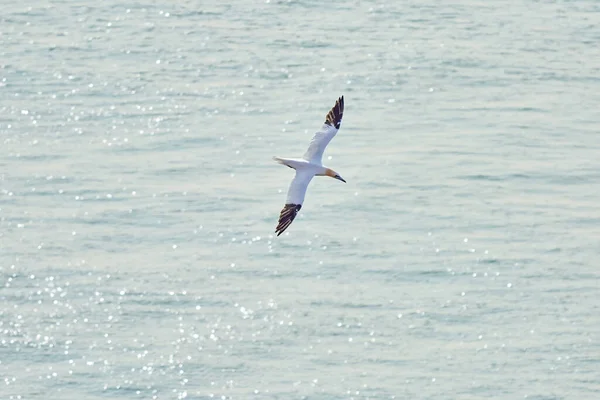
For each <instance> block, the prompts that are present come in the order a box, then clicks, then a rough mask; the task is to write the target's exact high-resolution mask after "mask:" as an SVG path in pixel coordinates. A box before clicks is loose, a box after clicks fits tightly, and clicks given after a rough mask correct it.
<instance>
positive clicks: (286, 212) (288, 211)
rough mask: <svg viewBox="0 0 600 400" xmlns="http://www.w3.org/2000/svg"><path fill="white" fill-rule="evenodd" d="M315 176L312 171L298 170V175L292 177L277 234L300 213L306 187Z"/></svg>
mask: <svg viewBox="0 0 600 400" xmlns="http://www.w3.org/2000/svg"><path fill="white" fill-rule="evenodd" d="M313 176H314V175H313V173H312V172H310V171H308V172H307V171H302V170H301V171H298V170H297V171H296V176H294V179H292V183H291V184H290V188H289V189H288V194H287V199H286V201H285V206H284V207H283V210H281V213H280V214H279V222H278V224H277V228H275V232H276V233H277V236H279V235H281V234H282V233H283V231H285V230H286V229H287V228H288V227H289V226H290V225H291V224H292V222H293V221H294V218H296V215H298V211H300V209H301V208H302V203H303V202H304V196H305V195H306V189H307V188H308V184H309V183H310V181H311V180H312V178H313Z"/></svg>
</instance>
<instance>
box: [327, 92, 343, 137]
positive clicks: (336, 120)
mask: <svg viewBox="0 0 600 400" xmlns="http://www.w3.org/2000/svg"><path fill="white" fill-rule="evenodd" d="M343 116H344V96H342V97H340V98H339V99H337V101H336V102H335V105H334V106H333V108H332V109H331V110H330V111H329V112H328V113H327V117H326V118H325V123H326V124H327V125H331V126H333V127H335V129H340V125H341V124H342V117H343Z"/></svg>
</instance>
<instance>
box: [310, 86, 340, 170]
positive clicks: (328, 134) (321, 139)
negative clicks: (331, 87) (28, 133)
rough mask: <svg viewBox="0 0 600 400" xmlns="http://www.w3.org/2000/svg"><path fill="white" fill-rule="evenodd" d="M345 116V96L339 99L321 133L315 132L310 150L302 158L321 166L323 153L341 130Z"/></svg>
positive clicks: (328, 114) (328, 115)
mask: <svg viewBox="0 0 600 400" xmlns="http://www.w3.org/2000/svg"><path fill="white" fill-rule="evenodd" d="M343 116H344V96H342V97H340V98H339V99H337V101H336V102H335V105H334V106H333V108H332V109H331V110H330V111H329V113H327V117H326V118H325V122H324V123H323V126H322V127H321V129H320V130H319V131H317V132H315V134H314V136H313V137H312V139H311V140H310V144H309V145H308V150H306V153H304V155H303V156H302V158H304V159H305V160H307V161H309V162H312V163H315V164H321V161H322V159H323V152H324V151H325V148H326V147H327V145H328V144H329V142H331V139H333V137H334V136H335V134H336V133H337V131H338V130H339V129H340V125H341V124H342V117H343Z"/></svg>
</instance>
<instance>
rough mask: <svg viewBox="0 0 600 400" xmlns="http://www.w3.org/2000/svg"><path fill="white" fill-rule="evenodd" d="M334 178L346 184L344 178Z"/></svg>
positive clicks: (337, 176)
mask: <svg viewBox="0 0 600 400" xmlns="http://www.w3.org/2000/svg"><path fill="white" fill-rule="evenodd" d="M334 178H335V179H337V180H338V181H342V182H344V183H346V181H345V180H344V178H342V177H341V176H339V175H336V176H334Z"/></svg>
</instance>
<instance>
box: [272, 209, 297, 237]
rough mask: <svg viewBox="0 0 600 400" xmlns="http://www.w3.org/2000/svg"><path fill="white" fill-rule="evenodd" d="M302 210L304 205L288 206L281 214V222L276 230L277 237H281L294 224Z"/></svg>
mask: <svg viewBox="0 0 600 400" xmlns="http://www.w3.org/2000/svg"><path fill="white" fill-rule="evenodd" d="M301 208H302V204H291V203H290V204H286V205H285V206H284V207H283V209H282V210H281V213H280V214H279V222H278V224H277V228H275V233H277V236H279V235H281V234H282V233H283V232H284V231H285V230H286V229H287V228H289V226H290V225H291V224H292V222H293V221H294V219H295V218H296V215H298V211H300V209H301Z"/></svg>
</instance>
